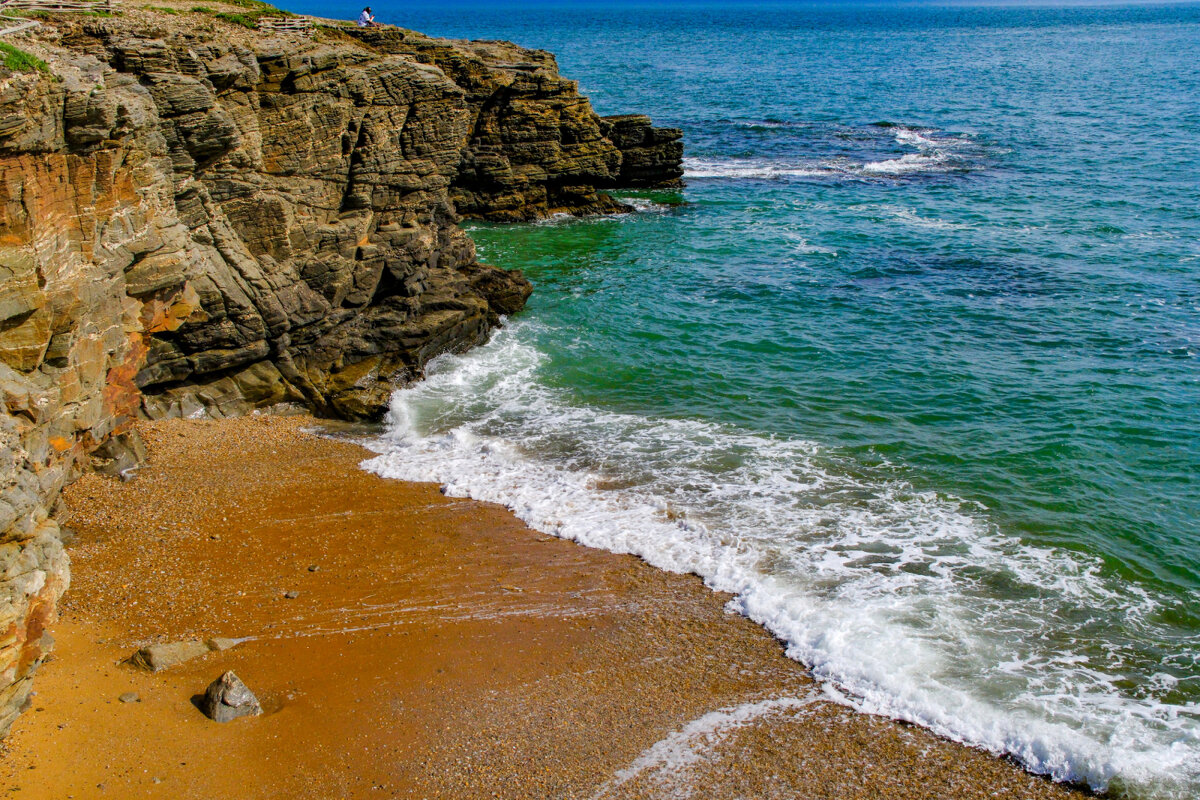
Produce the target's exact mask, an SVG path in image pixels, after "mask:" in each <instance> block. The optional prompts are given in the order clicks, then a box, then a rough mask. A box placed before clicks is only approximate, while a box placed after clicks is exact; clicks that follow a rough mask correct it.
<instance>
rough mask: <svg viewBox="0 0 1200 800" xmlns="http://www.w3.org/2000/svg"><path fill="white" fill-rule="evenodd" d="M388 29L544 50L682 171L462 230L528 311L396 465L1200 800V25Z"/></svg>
mask: <svg viewBox="0 0 1200 800" xmlns="http://www.w3.org/2000/svg"><path fill="white" fill-rule="evenodd" d="M288 7H289V8H291V9H292V10H295V11H301V12H306V11H307V12H314V13H321V14H323V15H331V14H332V15H339V16H345V17H347V18H350V17H353V16H354V15H355V13H356V12H357V11H358V7H357V6H356V5H351V4H348V3H345V2H342V0H335V2H330V3H323V4H316V3H306V2H305V1H304V0H296V1H295V2H291V3H289V4H288ZM375 8H376V12H377V14H378V16H379V18H380V19H381V20H383V21H387V22H395V23H397V24H400V25H403V26H405V27H411V28H416V29H418V30H421V31H424V32H426V33H429V34H433V35H442V36H451V37H471V38H489V39H510V40H513V41H516V42H518V43H521V44H523V45H527V46H532V47H540V48H545V49H548V50H551V51H553V52H554V53H555V54H556V55H557V57H558V60H559V64H560V67H561V69H562V71H563V72H564V74H566V75H569V76H571V77H573V78H576V79H578V80H579V82H580V84H581V88H582V90H583V91H584V92H585V93H586V94H588V95H589V96H590V97H591V99H592V102H593V104H594V105H595V107H596V109H597V110H598V111H599V112H600V113H602V114H612V113H620V112H648V113H651V114H652V115H653V116H654V118H655V121H656V122H657V123H658V124H663V125H672V126H678V127H681V128H683V130H684V133H685V138H686V147H687V150H686V165H687V181H688V186H687V188H686V189H685V190H683V191H682V192H679V193H667V194H662V193H640V194H635V195H632V196H631V197H632V199H633V200H634V201H635V202H636V203H637V205H638V207H639V212H638V213H636V214H633V215H628V216H624V217H614V218H601V219H590V220H567V219H561V220H551V221H548V222H544V223H540V224H534V225H519V226H507V227H502V226H488V225H481V224H472V225H469V226H468V228H469V230H470V231H471V233H472V235H473V237H474V238H475V239H476V241H477V243H478V245H479V250H480V253H481V255H482V256H483V258H484V260H486V261H489V262H491V263H494V264H498V265H500V266H504V267H515V268H521V269H523V270H525V272H526V274H527V275H528V276H529V278H530V279H531V280H532V281H533V283H534V285H535V287H536V293H535V294H534V296H533V299H532V301H531V303H530V306H529V308H528V310H527V311H525V312H523V313H522V314H521V315H519V316H518V317H516V318H514V319H512V320H510V321H509V325H508V327H507V328H506V329H505V330H504V331H503V332H501V333H500V334H498V335H497V336H496V337H495V338H494V340H493V341H492V343H491V344H489V345H488V346H486V347H483V348H481V349H479V350H476V351H473V352H472V353H470V354H467V355H465V356H458V357H445V358H443V359H440V360H439V361H438V362H437V363H436V364H435V365H434V367H433V369H432V370H431V376H430V378H429V380H427V381H426V382H425V383H423V384H421V385H418V386H416V387H413V388H411V389H407V390H404V391H401V392H398V393H397V395H396V398H395V400H394V403H393V410H392V420H391V423H392V427H391V430H390V431H389V433H388V434H387V435H386V436H385V437H384V439H383V440H382V441H381V443H380V447H381V448H382V449H383V450H385V451H386V452H385V454H384V455H383V456H381V457H380V459H378V460H376V461H375V462H373V464H372V467H373V468H374V469H377V470H379V471H382V472H383V473H384V474H388V475H392V476H395V477H403V478H412V479H425V480H436V481H440V482H442V483H443V484H445V485H447V487H448V491H450V492H452V493H455V494H469V495H471V496H475V497H479V498H483V499H489V500H496V501H499V502H502V503H505V504H507V505H509V506H510V507H512V508H513V509H514V510H516V511H517V513H518V514H519V515H520V516H522V517H523V518H525V519H526V520H528V521H529V522H530V523H531V524H532V525H534V526H535V527H538V528H541V529H542V530H546V531H549V532H552V533H555V534H558V535H561V536H566V537H570V538H573V539H576V540H578V541H580V542H583V543H586V544H591V545H594V546H598V547H605V548H609V549H612V550H617V551H623V552H633V553H637V554H639V555H641V556H643V557H644V558H645V559H646V560H647V561H649V562H650V563H652V564H655V565H657V566H660V567H663V568H666V569H673V570H682V571H692V572H696V573H699V574H700V575H702V576H703V577H704V578H705V579H706V580H707V582H708V583H709V585H711V586H712V587H714V588H716V589H721V590H725V591H729V592H733V593H734V594H736V595H737V599H736V600H735V601H734V606H735V607H736V608H737V609H738V610H739V611H741V612H742V613H745V614H747V615H748V616H750V617H751V618H753V619H755V620H757V621H759V622H761V623H763V624H764V625H766V626H767V627H768V628H769V629H770V630H771V631H773V632H774V633H776V634H777V635H778V636H780V637H781V638H782V639H783V640H784V641H785V642H786V643H787V645H788V652H789V654H790V655H792V656H793V657H794V658H796V659H798V660H800V661H802V662H803V663H805V664H806V665H808V666H809V667H810V668H811V669H812V670H813V672H814V673H815V674H816V675H817V676H818V677H819V678H821V679H822V680H824V681H826V682H827V684H828V685H829V686H830V687H831V688H833V689H834V690H835V691H837V692H839V693H840V694H841V696H842V697H843V698H844V699H845V701H846V702H847V703H850V704H852V705H855V706H857V707H859V708H863V709H866V710H868V711H873V712H878V713H882V714H887V715H890V716H894V717H898V718H902V719H905V720H910V721H913V722H916V723H919V724H921V725H925V726H928V727H929V728H931V729H933V730H935V731H937V732H939V733H941V734H944V735H946V736H950V737H953V738H956V739H960V740H963V741H966V742H971V743H974V744H978V745H982V746H985V747H988V748H991V749H993V750H996V751H1001V752H1006V753H1009V754H1011V755H1013V756H1014V757H1016V758H1017V759H1018V760H1020V761H1021V762H1022V763H1023V764H1025V765H1026V766H1027V767H1029V768H1030V769H1032V770H1035V771H1039V772H1045V773H1049V774H1051V775H1053V776H1054V777H1056V778H1061V779H1071V780H1077V781H1083V782H1086V783H1088V784H1090V785H1091V786H1093V787H1095V788H1096V789H1099V790H1108V791H1111V792H1113V793H1114V794H1122V793H1129V794H1131V795H1134V796H1140V797H1146V796H1149V797H1161V798H1180V799H1181V800H1182V798H1195V797H1198V796H1200V706H1198V705H1197V703H1198V701H1200V5H1194V4H1182V5H1181V4H1174V5H1119V4H1103V5H1079V4H1071V5H1058V6H1042V5H1026V4H999V3H997V4H987V5H983V4H971V3H957V4H932V3H899V2H893V3H854V2H846V3H821V4H815V3H801V2H725V3H711V2H693V1H692V0H677V1H676V2H658V3H650V2H627V1H626V2H584V0H575V1H574V2H570V1H564V2H527V3H519V4H517V3H507V2H489V3H480V2H462V1H460V0H447V2H442V3H439V4H426V3H422V4H399V3H390V4H389V3H385V2H384V0H380V2H379V3H378V4H377V5H376V7H375ZM679 201H683V204H682V205H676V203H678V202H679Z"/></svg>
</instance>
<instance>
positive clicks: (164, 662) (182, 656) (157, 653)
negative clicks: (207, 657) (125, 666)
mask: <svg viewBox="0 0 1200 800" xmlns="http://www.w3.org/2000/svg"><path fill="white" fill-rule="evenodd" d="M210 649H212V648H210V647H209V646H208V645H207V644H205V643H204V642H196V641H189V642H169V643H167V644H152V645H150V646H148V647H143V648H142V649H141V650H138V651H137V652H136V653H134V654H133V655H132V656H130V657H129V663H130V664H132V665H133V666H135V667H140V668H142V669H145V670H149V671H150V672H161V671H162V670H164V669H168V668H170V667H173V666H175V665H177V664H182V663H183V662H185V661H191V660H192V659H193V658H199V657H200V656H202V655H204V654H205V653H207V652H208V651H209V650H210Z"/></svg>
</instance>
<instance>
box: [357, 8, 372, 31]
mask: <svg viewBox="0 0 1200 800" xmlns="http://www.w3.org/2000/svg"><path fill="white" fill-rule="evenodd" d="M374 21H375V18H374V17H372V16H371V15H370V14H368V13H367V12H366V11H363V13H361V14H359V15H358V27H360V28H365V27H367V25H369V24H371V23H372V22H374Z"/></svg>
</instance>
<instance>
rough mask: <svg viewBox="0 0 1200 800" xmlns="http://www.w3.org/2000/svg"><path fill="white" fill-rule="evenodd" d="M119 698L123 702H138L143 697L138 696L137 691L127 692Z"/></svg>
mask: <svg viewBox="0 0 1200 800" xmlns="http://www.w3.org/2000/svg"><path fill="white" fill-rule="evenodd" d="M117 699H118V700H120V701H121V702H122V703H137V702H140V700H141V698H139V697H138V695H137V692H126V693H125V694H123V695H121V696H120V697H118V698H117Z"/></svg>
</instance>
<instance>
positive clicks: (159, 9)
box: [142, 6, 196, 14]
mask: <svg viewBox="0 0 1200 800" xmlns="http://www.w3.org/2000/svg"><path fill="white" fill-rule="evenodd" d="M142 8H144V9H146V10H147V11H157V12H158V13H160V14H182V13H183V11H182V10H180V9H178V8H167V7H166V6H142ZM192 10H193V11H195V10H196V9H194V8H193V9H192Z"/></svg>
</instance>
